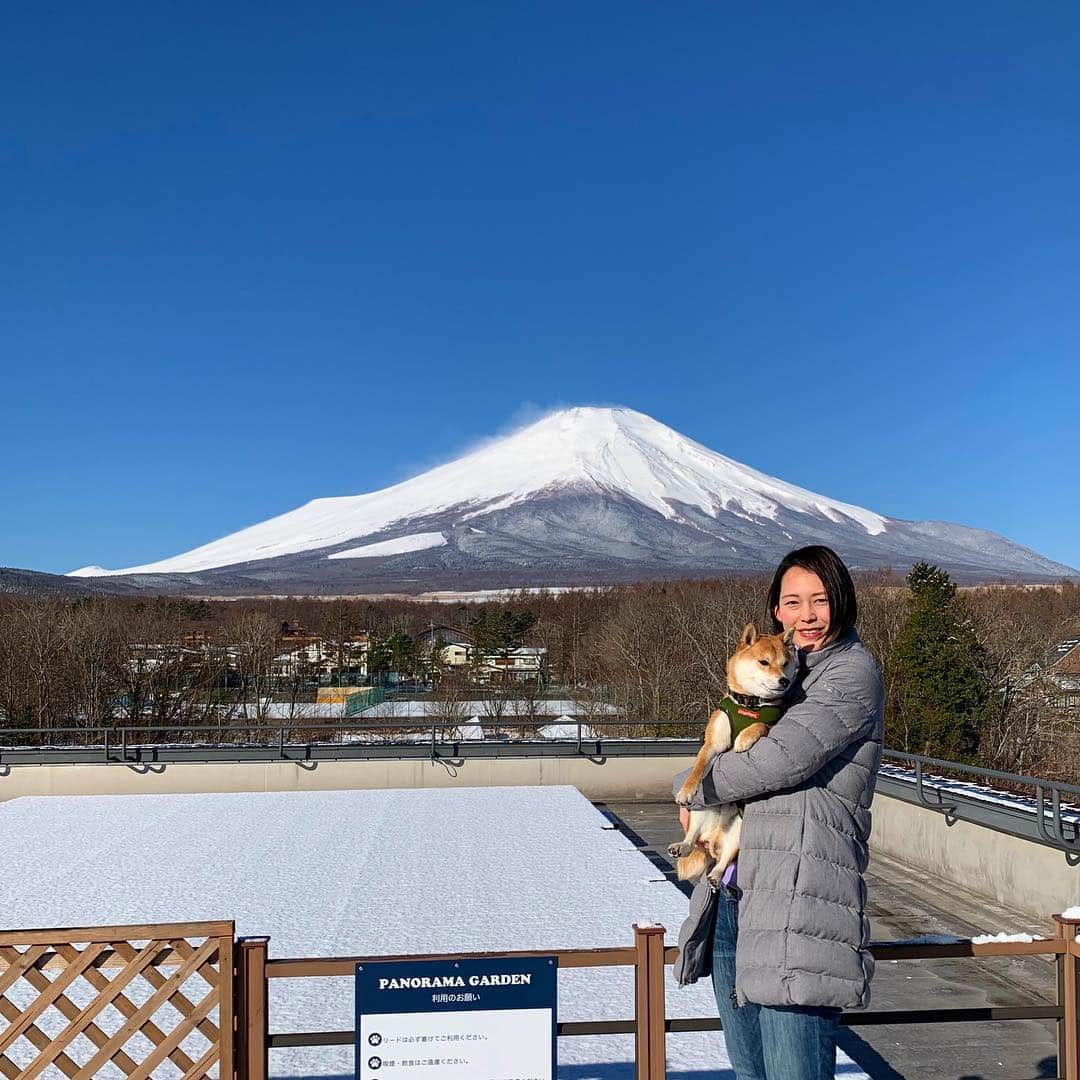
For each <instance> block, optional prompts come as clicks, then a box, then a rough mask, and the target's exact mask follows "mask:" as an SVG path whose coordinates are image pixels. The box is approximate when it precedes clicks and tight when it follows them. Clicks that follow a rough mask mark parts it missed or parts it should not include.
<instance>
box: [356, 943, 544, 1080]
mask: <svg viewBox="0 0 1080 1080" xmlns="http://www.w3.org/2000/svg"><path fill="white" fill-rule="evenodd" d="M557 1002H558V962H557V960H556V958H555V957H553V956H529V957H522V958H520V959H513V958H503V959H492V960H418V961H412V960H388V961H377V962H373V963H371V962H369V963H364V964H357V965H356V1077H357V1080H555V1022H556V1013H557Z"/></svg>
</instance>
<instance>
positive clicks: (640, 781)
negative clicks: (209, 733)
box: [0, 757, 694, 802]
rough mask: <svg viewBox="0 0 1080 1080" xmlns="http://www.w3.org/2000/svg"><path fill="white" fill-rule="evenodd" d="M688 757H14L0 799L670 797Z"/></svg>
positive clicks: (2, 777)
mask: <svg viewBox="0 0 1080 1080" xmlns="http://www.w3.org/2000/svg"><path fill="white" fill-rule="evenodd" d="M693 760H694V759H693V758H692V757H658V758H615V759H612V760H610V761H608V763H607V764H605V765H596V764H594V763H593V762H591V761H589V759H588V758H586V757H580V758H569V757H568V758H496V759H494V760H477V759H470V760H467V761H466V762H465V763H464V764H462V765H460V766H458V767H456V768H453V767H449V768H448V767H446V766H443V765H439V764H433V763H432V762H431V761H429V760H407V761H321V762H308V763H306V764H305V765H300V764H297V763H295V762H279V761H274V762H254V763H240V764H236V763H231V762H223V763H220V764H219V763H209V762H207V763H203V762H199V763H188V762H182V763H180V762H173V763H169V764H167V765H151V766H129V765H12V766H11V767H10V769H9V770H7V771H0V801H3V800H5V799H14V798H18V797H19V796H22V795H151V794H182V793H196V792H218V791H334V790H343V789H352V788H359V789H370V788H423V787H522V786H536V785H540V784H569V785H571V786H572V787H576V788H577V789H578V790H579V791H581V793H582V794H583V795H585V796H586V797H587V798H589V799H593V800H595V801H600V802H602V801H609V800H610V801H614V800H622V801H628V800H639V801H657V800H660V801H668V800H670V799H671V779H672V777H673V776H674V775H675V774H676V773H677V772H680V771H681V770H683V769H688V768H690V766H691V764H692V763H693Z"/></svg>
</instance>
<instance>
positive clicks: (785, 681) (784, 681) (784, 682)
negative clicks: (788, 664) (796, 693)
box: [780, 675, 790, 686]
mask: <svg viewBox="0 0 1080 1080" xmlns="http://www.w3.org/2000/svg"><path fill="white" fill-rule="evenodd" d="M788 682H790V680H789V679H788V678H787V677H786V676H784V675H781V676H780V685H781V686H787V684H788Z"/></svg>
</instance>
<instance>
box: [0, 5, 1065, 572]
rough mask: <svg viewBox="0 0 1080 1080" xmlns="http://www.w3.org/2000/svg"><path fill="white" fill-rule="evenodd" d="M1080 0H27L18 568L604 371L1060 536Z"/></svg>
mask: <svg viewBox="0 0 1080 1080" xmlns="http://www.w3.org/2000/svg"><path fill="white" fill-rule="evenodd" d="M1078 55H1080V8H1078V7H1076V6H1074V5H1021V4H1016V3H1007V4H1002V3H995V2H981V3H956V4H948V5H940V4H905V5H901V6H893V7H892V8H888V7H887V6H883V5H865V4H854V3H851V4H840V5H829V6H828V7H827V8H826V7H824V6H823V5H819V4H809V3H807V4H799V5H794V4H779V3H778V4H772V5H768V7H767V10H751V9H750V8H749V7H748V6H744V5H734V4H723V3H719V4H718V3H715V2H712V0H711V2H709V3H687V4H682V5H677V6H675V7H672V6H670V5H659V4H654V3H635V2H631V0H620V2H619V3H586V4H581V3H574V4H560V3H547V4H536V5H519V4H505V5H497V4H471V3H462V2H457V3H454V4H423V3H417V4H401V3H377V2H369V3H364V4H354V3H349V4H346V3H340V4H339V3H323V4H317V5H297V4H274V3H269V4H267V3H261V4H230V3H218V4H213V5H211V4H199V3H193V4H188V5H178V4H153V5H135V4H131V5H116V4H108V3H103V4H100V5H92V6H87V5H76V4H70V3H61V4H50V5H22V6H20V8H19V10H13V11H11V12H9V13H8V15H7V17H6V19H5V31H4V34H3V40H2V41H0V71H2V72H3V74H2V75H0V85H2V86H3V118H4V119H3V125H2V127H0V214H2V215H3V219H2V220H3V228H2V229H0V254H2V258H0V275H2V288H0V325H2V328H3V329H2V331H0V350H2V355H0V365H2V368H3V371H2V384H0V385H2V390H0V393H2V395H3V400H4V402H5V408H4V410H3V419H4V423H3V426H2V428H0V450H2V452H3V455H4V461H5V463H6V468H5V469H4V471H3V473H2V474H0V507H2V508H3V521H4V524H5V528H3V530H2V531H0V565H13V566H25V567H31V568H35V569H43V570H52V571H64V570H68V569H71V568H73V567H76V566H81V565H84V564H87V563H101V564H103V565H106V566H125V565H133V564H136V563H140V562H145V561H148V560H151V559H156V558H160V557H164V556H166V555H171V554H174V553H177V552H179V551H182V550H186V549H188V548H191V547H193V546H195V545H197V544H199V543H202V542H205V541H207V540H209V539H212V538H214V537H216V536H220V535H223V534H225V533H227V532H231V531H233V530H235V529H237V528H240V527H242V526H244V525H247V524H251V523H253V522H255V521H259V520H262V519H264V518H266V517H268V516H271V515H273V514H275V513H279V512H282V511H285V510H288V509H291V508H292V507H294V506H296V505H299V504H300V503H302V502H305V501H307V500H308V499H310V498H314V497H317V496H325V495H336V494H351V493H357V492H361V491H366V490H373V489H376V488H379V487H383V486H385V485H386V484H388V483H391V482H395V481H398V480H400V479H403V478H404V477H405V476H407V475H409V474H410V473H411V472H414V471H417V470H419V469H420V468H422V467H424V466H428V465H431V464H434V463H437V462H439V461H442V460H446V459H448V458H450V457H452V456H454V455H455V454H456V453H457V452H459V451H460V450H461V449H463V448H464V447H466V446H468V445H470V444H471V443H474V442H475V441H477V440H478V439H479V438H481V437H483V436H487V435H490V434H493V433H496V432H499V431H502V430H506V429H507V428H508V427H509V426H512V425H513V424H514V423H516V422H518V421H520V420H522V419H523V418H527V417H529V416H531V415H535V414H536V413H537V412H540V411H543V410H546V409H548V408H551V407H554V406H557V405H564V404H623V405H628V406H631V407H633V408H636V409H640V410H642V411H644V412H647V413H649V414H650V415H652V416H655V417H656V418H657V419H659V420H662V421H664V422H665V423H668V424H670V425H672V426H673V427H676V428H678V429H679V430H681V431H683V432H684V433H686V434H687V435H690V436H692V437H693V438H695V439H698V440H700V441H701V442H704V443H706V444H707V445H709V446H711V447H713V448H714V449H716V450H719V451H721V452H723V453H726V454H728V455H730V456H732V457H735V458H737V459H739V460H741V461H744V462H746V463H748V464H751V465H753V466H755V467H757V468H760V469H763V470H764V471H766V472H769V473H772V474H774V475H777V476H780V477H783V478H784V479H786V480H789V481H791V482H793V483H797V484H800V485H803V486H805V487H809V488H811V489H813V490H816V491H819V492H823V493H825V494H827V495H830V496H833V497H835V498H839V499H843V500H846V501H849V502H854V503H858V504H860V505H863V506H866V507H868V508H871V509H873V510H877V511H879V512H881V513H885V514H888V515H891V516H896V517H904V518H920V519H921V518H936V519H946V520H951V521H958V522H963V523H965V524H970V525H977V526H980V527H983V528H988V529H992V530H995V531H997V532H1001V533H1003V534H1005V535H1007V536H1009V537H1011V538H1013V539H1015V540H1018V541H1019V542H1021V543H1024V544H1027V545H1029V546H1032V547H1034V548H1036V549H1037V550H1039V551H1040V552H1042V553H1043V554H1046V555H1048V556H1050V557H1052V558H1055V559H1058V560H1061V561H1063V562H1066V563H1069V564H1070V565H1073V566H1080V498H1078V494H1080V492H1078V488H1080V482H1078V480H1077V476H1078V473H1077V466H1078V462H1080V433H1078V432H1080V423H1078V413H1080V363H1078V359H1080V358H1078V345H1077V343H1078V341H1080V287H1078V286H1080V266H1078V262H1080V260H1078V254H1080V214H1078V198H1077V192H1078V191H1080V139H1078V138H1077V131H1078V130H1080V72H1078V69H1077V64H1076V57H1077V56H1078Z"/></svg>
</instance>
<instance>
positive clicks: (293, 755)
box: [0, 716, 706, 766]
mask: <svg viewBox="0 0 1080 1080" xmlns="http://www.w3.org/2000/svg"><path fill="white" fill-rule="evenodd" d="M552 723H557V724H558V725H559V727H562V728H568V729H569V730H570V731H571V732H573V734H571V735H569V736H568V737H565V738H550V737H546V736H542V735H540V734H539V731H540V729H542V728H544V727H546V726H548V725H550V724H552ZM705 723H706V722H705V721H689V722H686V723H680V724H668V723H665V724H634V723H628V722H627V721H625V720H610V719H593V718H592V717H582V718H580V719H575V720H555V719H554V718H552V717H522V716H502V717H484V718H480V719H478V720H477V721H476V722H475V723H474V722H473V721H472V718H471V717H445V716H439V717H431V716H429V717H426V718H425V719H423V720H413V719H409V718H407V717H402V718H401V719H398V718H396V717H390V718H387V719H382V720H367V721H358V720H356V719H353V718H348V719H343V720H341V721H339V722H334V723H327V722H323V721H312V720H305V719H303V718H298V719H295V720H291V721H289V722H286V723H283V722H281V721H277V722H263V723H260V722H259V721H257V720H253V721H246V722H242V723H232V724H213V725H179V724H173V725H166V724H157V725H145V724H142V725H138V726H132V725H125V726H121V727H68V728H7V729H0V766H10V765H48V764H55V765H82V764H102V765H139V764H157V763H160V762H174V761H219V762H220V761H233V762H241V761H348V760H364V759H368V758H374V759H385V758H432V759H439V758H447V759H455V760H465V759H467V758H470V757H472V758H493V757H541V756H550V757H565V756H567V755H571V756H573V755H585V756H587V757H590V758H596V759H598V758H606V757H620V756H621V757H626V756H642V757H651V756H678V755H683V754H694V753H696V752H697V749H698V747H699V746H700V745H701V733H702V732H703V731H704V729H705ZM474 727H477V728H479V729H480V731H481V733H482V734H483V738H481V739H474V738H468V737H463V736H462V734H461V729H462V728H474ZM672 730H674V731H677V732H678V734H671V735H669V734H664V733H665V732H670V731H672Z"/></svg>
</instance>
